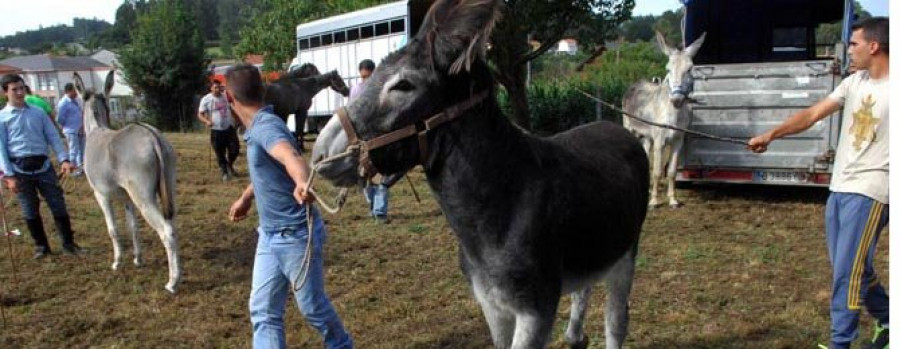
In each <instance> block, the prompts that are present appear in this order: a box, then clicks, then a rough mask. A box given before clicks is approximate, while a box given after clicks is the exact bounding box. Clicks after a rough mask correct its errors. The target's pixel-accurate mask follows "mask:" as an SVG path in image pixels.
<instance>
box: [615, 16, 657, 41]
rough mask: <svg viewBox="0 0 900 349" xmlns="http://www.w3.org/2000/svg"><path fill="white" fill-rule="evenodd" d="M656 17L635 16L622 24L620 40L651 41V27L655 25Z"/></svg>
mask: <svg viewBox="0 0 900 349" xmlns="http://www.w3.org/2000/svg"><path fill="white" fill-rule="evenodd" d="M656 20H657V18H656V16H653V15H648V16H635V17H634V18H632V19H631V20H629V21H627V22H625V23H622V27H621V28H620V31H621V35H622V39H624V40H625V41H628V42H636V41H650V40H653V37H654V35H656V34H654V33H653V26H654V25H656Z"/></svg>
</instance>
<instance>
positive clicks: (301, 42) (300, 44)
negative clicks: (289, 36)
mask: <svg viewBox="0 0 900 349" xmlns="http://www.w3.org/2000/svg"><path fill="white" fill-rule="evenodd" d="M297 47H298V48H299V49H300V50H305V49H308V48H309V39H300V40H299V41H297Z"/></svg>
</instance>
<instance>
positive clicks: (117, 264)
mask: <svg viewBox="0 0 900 349" xmlns="http://www.w3.org/2000/svg"><path fill="white" fill-rule="evenodd" d="M112 270H119V262H113V264H112Z"/></svg>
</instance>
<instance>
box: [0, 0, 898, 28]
mask: <svg viewBox="0 0 900 349" xmlns="http://www.w3.org/2000/svg"><path fill="white" fill-rule="evenodd" d="M122 1H123V0H80V1H79V0H76V1H72V0H16V1H12V0H9V1H3V2H4V4H3V6H2V13H3V19H2V20H0V36H6V35H11V34H15V33H16V32H19V31H27V30H34V29H38V28H39V27H40V26H41V25H43V26H45V27H49V26H52V25H55V24H67V25H72V19H73V18H75V17H81V18H99V19H102V20H105V21H107V22H109V23H113V22H114V21H115V17H116V8H118V7H119V5H121V4H122ZM635 2H636V5H635V8H634V14H635V15H659V14H662V13H663V12H665V11H666V10H673V9H676V8H678V7H679V6H681V2H679V1H678V0H636V1H635ZM860 3H861V4H862V5H863V8H865V9H866V10H867V11H869V12H871V13H872V14H873V15H876V16H886V15H887V12H888V7H887V6H888V5H887V4H888V0H860Z"/></svg>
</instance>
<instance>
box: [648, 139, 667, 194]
mask: <svg viewBox="0 0 900 349" xmlns="http://www.w3.org/2000/svg"><path fill="white" fill-rule="evenodd" d="M657 143H659V142H654V143H653V156H652V158H653V161H652V162H651V163H652V166H651V167H652V171H651V176H650V208H655V207H657V206H659V198H658V197H657V195H656V194H657V193H658V192H659V180H660V179H661V178H662V171H663V164H664V163H663V155H664V154H663V153H664V150H665V147H664V145H663V144H657Z"/></svg>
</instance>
